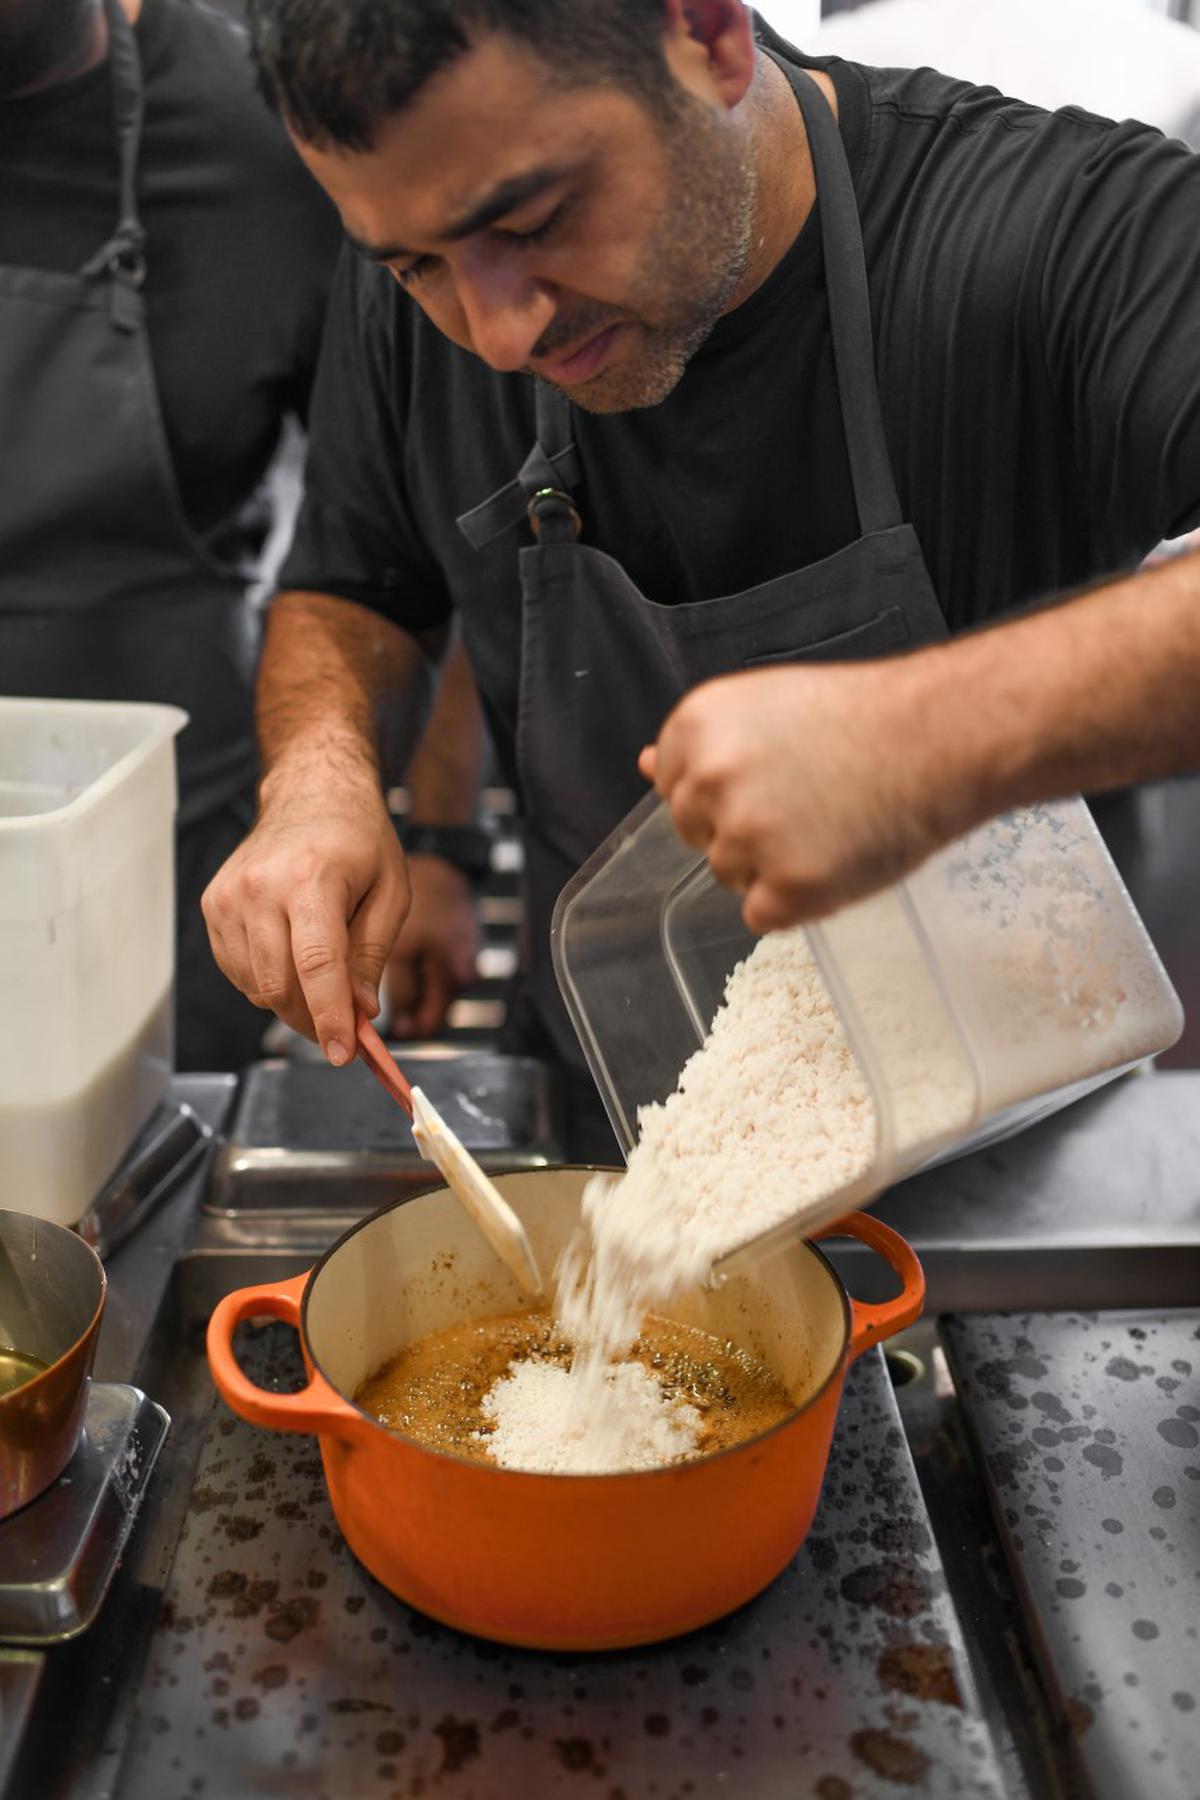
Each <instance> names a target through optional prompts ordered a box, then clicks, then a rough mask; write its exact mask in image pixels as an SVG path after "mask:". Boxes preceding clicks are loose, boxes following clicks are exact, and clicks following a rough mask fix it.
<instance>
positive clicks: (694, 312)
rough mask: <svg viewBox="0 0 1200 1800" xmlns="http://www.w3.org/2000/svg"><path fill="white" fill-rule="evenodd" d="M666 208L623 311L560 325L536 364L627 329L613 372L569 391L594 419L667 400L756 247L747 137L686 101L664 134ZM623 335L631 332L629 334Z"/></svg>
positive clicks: (586, 311) (602, 310) (598, 308)
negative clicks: (603, 334)
mask: <svg viewBox="0 0 1200 1800" xmlns="http://www.w3.org/2000/svg"><path fill="white" fill-rule="evenodd" d="M662 142H663V146H664V149H665V152H666V171H667V179H666V186H665V191H664V195H663V204H662V210H661V213H660V216H659V219H658V221H657V224H656V226H655V229H654V231H653V233H652V234H651V238H650V247H649V249H648V251H647V254H646V256H645V259H644V261H643V264H642V267H641V269H640V270H639V271H638V274H637V277H636V279H635V282H634V284H633V286H632V287H631V290H630V295H629V299H628V301H627V302H626V303H625V305H623V306H612V305H606V304H601V303H596V304H593V305H583V306H581V307H579V308H578V310H576V311H574V312H572V313H570V314H565V315H563V316H561V317H559V318H556V319H555V320H554V321H553V323H552V324H551V325H550V327H549V329H548V330H547V331H545V332H544V333H543V335H542V337H541V338H540V339H539V340H538V343H537V344H536V346H535V347H534V352H533V354H534V356H535V357H537V358H538V359H546V358H551V357H554V356H556V355H559V354H561V352H563V351H564V350H570V349H571V348H572V347H574V348H576V349H578V348H581V347H582V346H583V344H585V343H586V342H587V341H588V340H589V339H591V338H594V337H596V336H598V335H599V333H600V332H602V331H606V330H607V329H608V327H609V326H610V325H618V324H620V325H625V326H628V327H629V328H630V338H631V339H632V343H630V340H629V338H627V339H626V344H625V345H623V347H622V352H621V355H620V357H619V360H618V362H617V363H616V366H615V367H611V368H603V369H601V371H600V373H599V374H597V375H595V376H593V377H592V379H591V380H590V381H587V382H584V383H582V384H581V385H580V386H578V387H575V388H572V387H570V386H568V385H567V383H565V382H563V383H559V384H556V385H559V386H561V388H562V391H563V392H564V393H565V394H567V395H568V397H569V398H570V399H571V400H572V401H574V403H575V404H576V405H577V406H581V407H583V408H584V409H585V411H587V412H597V413H610V412H627V411H630V410H632V409H633V408H635V407H640V406H657V405H658V404H659V402H660V401H662V400H665V399H666V397H667V395H668V394H670V393H671V392H672V391H673V389H674V388H675V387H677V386H678V384H679V381H680V379H681V377H682V375H683V372H684V370H685V369H686V368H687V365H688V363H689V362H690V361H691V359H692V357H693V356H694V355H695V354H696V351H697V350H698V349H699V348H700V346H701V344H703V342H704V340H705V338H707V336H708V335H709V333H710V332H711V330H712V328H713V326H714V325H715V324H716V322H717V320H718V319H719V318H720V316H721V314H722V313H723V312H724V310H725V308H726V306H727V305H728V303H729V301H730V299H731V297H732V296H733V294H734V293H735V291H736V290H737V287H738V284H739V283H740V282H741V280H742V277H743V275H744V274H745V272H746V267H747V264H748V262H749V258H750V246H751V243H752V241H753V230H754V213H755V191H756V190H755V175H754V165H753V162H752V161H751V159H750V156H749V152H748V150H747V149H746V147H745V144H744V140H743V139H742V138H741V137H740V136H739V135H737V134H735V132H734V131H733V130H732V129H731V128H730V127H729V126H728V125H725V124H723V123H722V122H720V121H719V120H717V119H716V118H714V116H713V115H712V113H711V112H709V111H708V109H707V108H706V107H704V106H703V105H702V104H701V103H700V102H699V101H696V100H693V99H691V97H690V96H689V97H688V98H687V99H685V100H684V101H683V102H682V103H681V106H680V110H679V113H678V115H677V116H675V117H673V118H672V119H670V120H669V121H668V122H667V123H666V124H665V125H664V127H663V131H662ZM622 336H623V337H624V336H625V334H622Z"/></svg>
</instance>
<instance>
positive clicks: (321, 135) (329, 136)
mask: <svg viewBox="0 0 1200 1800" xmlns="http://www.w3.org/2000/svg"><path fill="white" fill-rule="evenodd" d="M247 11H248V15H249V21H250V36H251V41H252V44H253V47H254V56H255V61H256V63H257V65H258V79H259V85H260V87H261V88H262V91H263V93H264V94H265V96H266V98H267V100H268V101H269V102H270V104H271V105H272V106H273V107H274V108H275V109H276V111H278V112H280V113H282V114H283V116H284V118H285V119H286V120H287V122H288V124H289V126H290V127H291V129H292V130H293V131H294V132H295V133H296V135H297V136H298V137H300V138H302V139H304V140H305V142H307V143H310V144H312V145H314V146H315V147H317V148H318V149H325V148H328V147H329V146H330V145H337V146H338V147H340V148H342V149H346V150H369V149H371V148H372V147H373V144H374V138H375V132H376V130H377V128H378V126H379V124H380V123H381V121H382V120H383V119H385V118H386V117H387V116H388V115H389V114H391V113H395V112H399V111H400V110H401V109H402V108H403V107H405V106H406V105H407V104H408V102H409V101H410V100H411V99H412V98H413V96H414V95H415V94H416V93H417V92H418V90H419V89H420V88H421V87H422V86H423V85H424V83H425V82H427V81H428V80H429V78H430V76H431V75H433V74H435V73H436V72H437V71H438V70H439V69H444V68H446V67H447V66H448V65H449V64H450V63H452V62H453V61H454V59H455V58H456V57H458V56H461V55H462V54H463V53H464V51H466V50H467V49H468V48H469V47H470V45H471V44H472V42H474V41H476V40H477V39H478V38H479V37H481V36H483V35H485V34H486V33H488V32H492V31H495V32H500V33H503V34H504V35H506V36H508V37H511V38H512V39H513V41H514V42H515V43H518V44H523V45H527V46H528V47H529V48H530V49H532V50H535V51H537V52H538V54H540V55H541V56H543V57H544V58H545V60H546V62H547V63H548V64H549V65H550V66H551V67H552V68H553V69H554V70H555V71H556V73H558V74H560V75H561V76H562V78H563V80H564V81H566V82H568V83H576V82H578V83H586V82H609V83H612V84H614V85H617V86H620V87H622V88H624V89H626V90H627V91H630V92H633V93H635V94H637V95H639V96H640V97H641V98H643V99H645V100H647V101H649V102H651V103H658V104H659V105H662V104H663V103H664V100H665V98H666V96H667V95H668V93H669V90H670V85H671V84H670V76H669V74H668V70H667V64H666V58H665V56H664V53H663V37H664V30H665V21H664V17H663V0H249V5H248V8H247Z"/></svg>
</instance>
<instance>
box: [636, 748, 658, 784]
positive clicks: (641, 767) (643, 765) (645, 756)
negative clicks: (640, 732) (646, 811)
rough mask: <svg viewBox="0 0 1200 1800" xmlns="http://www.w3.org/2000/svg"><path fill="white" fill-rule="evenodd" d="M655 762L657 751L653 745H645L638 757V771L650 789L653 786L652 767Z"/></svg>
mask: <svg viewBox="0 0 1200 1800" xmlns="http://www.w3.org/2000/svg"><path fill="white" fill-rule="evenodd" d="M657 760H658V751H657V750H656V748H655V746H654V745H653V744H647V745H646V748H645V749H644V750H643V751H642V753H641V755H640V756H639V757H638V771H639V773H640V774H641V776H642V778H643V780H645V781H648V782H649V783H650V785H651V787H653V786H654V766H655V763H656V762H657Z"/></svg>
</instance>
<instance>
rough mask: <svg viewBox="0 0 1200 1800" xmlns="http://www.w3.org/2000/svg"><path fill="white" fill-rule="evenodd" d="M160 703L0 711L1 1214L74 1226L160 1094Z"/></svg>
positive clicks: (182, 716)
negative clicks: (4, 1210) (13, 1211)
mask: <svg viewBox="0 0 1200 1800" xmlns="http://www.w3.org/2000/svg"><path fill="white" fill-rule="evenodd" d="M186 723H187V715H186V713H183V712H180V711H179V709H178V708H177V707H173V706H141V705H123V704H118V703H116V702H100V701H97V702H93V701H70V700H6V699H0V996H2V997H3V1019H2V1024H3V1035H2V1036H0V1204H3V1205H5V1206H11V1207H15V1208H17V1209H18V1210H19V1211H21V1212H26V1213H34V1214H36V1215H37V1216H39V1217H41V1218H45V1219H52V1220H54V1221H55V1222H56V1223H58V1224H63V1225H71V1224H74V1223H75V1221H76V1220H77V1219H79V1217H80V1216H81V1214H82V1213H84V1212H85V1211H86V1210H87V1207H88V1205H89V1204H90V1203H91V1201H92V1199H93V1198H94V1197H95V1195H96V1193H97V1192H98V1191H99V1189H100V1188H101V1187H102V1185H103V1183H104V1182H105V1180H106V1179H107V1178H108V1176H109V1175H110V1174H111V1173H112V1171H113V1170H114V1168H115V1167H116V1166H117V1164H118V1163H119V1162H120V1160H121V1158H122V1156H123V1155H124V1154H125V1151H126V1150H127V1149H128V1147H129V1145H130V1144H131V1143H132V1141H133V1139H134V1138H135V1137H136V1136H137V1134H138V1132H139V1131H140V1130H141V1128H142V1126H143V1125H144V1124H145V1122H146V1120H147V1119H148V1118H149V1117H150V1114H151V1113H152V1112H153V1111H154V1108H155V1107H156V1106H157V1105H158V1103H159V1101H160V1100H161V1098H162V1095H163V1093H164V1092H165V1090H166V1087H167V1083H168V1081H169V1080H170V1075H171V1062H172V1001H173V988H174V973H175V948H174V946H175V884H174V868H175V856H174V818H175V805H176V787H175V746H174V738H175V734H176V732H178V731H179V730H181V729H182V727H183V726H184V725H185V724H186Z"/></svg>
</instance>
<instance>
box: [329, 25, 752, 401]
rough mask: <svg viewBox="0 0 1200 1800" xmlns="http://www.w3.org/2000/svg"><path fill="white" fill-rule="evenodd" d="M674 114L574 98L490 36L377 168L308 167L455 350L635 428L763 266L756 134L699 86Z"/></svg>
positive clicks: (593, 92)
mask: <svg viewBox="0 0 1200 1800" xmlns="http://www.w3.org/2000/svg"><path fill="white" fill-rule="evenodd" d="M697 89H698V91H697ZM673 100H674V104H673V105H672V106H670V107H664V108H663V109H661V111H660V112H652V111H651V110H650V109H649V108H648V107H647V106H646V105H645V104H644V103H642V102H640V101H639V100H638V99H637V98H635V97H634V96H633V95H631V94H629V93H626V92H624V91H623V90H621V89H619V88H617V87H613V86H598V85H593V86H586V87H575V88H567V87H563V86H560V85H557V84H556V83H555V82H554V81H553V80H552V79H551V78H550V73H549V71H548V70H547V67H546V65H545V63H544V62H543V61H542V60H541V59H540V58H539V57H537V56H536V55H534V54H532V53H531V52H528V51H526V50H524V49H523V48H521V47H520V46H517V45H515V44H513V43H512V41H511V40H509V39H506V38H503V37H501V36H499V35H495V34H493V35H491V36H489V37H486V38H484V39H482V40H481V41H480V42H479V43H478V44H477V45H475V46H473V47H472V48H471V49H470V50H469V51H468V52H467V53H466V54H464V55H463V56H461V57H459V58H458V59H457V61H456V62H454V63H452V64H451V65H450V67H449V68H448V69H445V70H443V71H441V72H440V73H439V74H438V75H436V76H434V77H433V78H432V80H430V81H429V82H428V83H427V84H426V86H425V87H424V88H423V89H422V90H421V91H420V93H419V94H418V95H417V96H416V98H415V100H414V101H413V102H412V103H411V104H410V105H409V106H408V107H407V108H406V109H405V110H404V111H403V112H401V113H399V114H397V115H395V116H393V117H392V118H390V119H389V120H387V121H386V123H385V124H384V125H383V126H382V127H381V128H380V130H379V132H378V135H377V141H376V147H375V149H374V150H372V151H370V152H368V153H355V152H343V151H335V150H327V151H319V150H314V149H313V148H312V146H311V145H307V144H304V143H299V142H298V143H297V148H298V149H299V151H300V154H301V156H302V157H303V158H304V161H305V162H306V163H307V164H308V166H309V168H310V169H311V170H312V172H313V173H314V174H315V175H316V177H317V179H318V181H320V182H321V184H322V185H323V186H324V187H325V188H326V190H327V191H328V193H329V194H330V196H331V197H332V199H333V200H334V202H335V204H336V205H337V207H338V209H339V211H340V212H341V215H342V222H343V224H344V225H345V228H346V230H347V232H348V233H349V235H350V237H351V239H352V240H353V241H354V242H355V243H356V244H357V246H358V247H359V248H360V249H361V250H363V251H364V253H366V254H368V255H370V256H371V257H372V258H373V260H375V261H378V262H381V263H383V264H384V265H385V266H386V267H387V268H389V269H390V270H391V272H392V274H393V275H394V276H395V278H396V279H397V280H398V281H399V282H400V283H401V285H402V286H403V287H404V288H405V289H406V290H407V291H408V292H409V293H410V294H411V295H412V298H413V299H414V300H415V301H416V302H417V304H418V305H419V306H420V307H421V308H422V309H423V310H424V311H425V312H426V313H427V314H428V316H429V318H430V319H431V320H432V321H433V323H434V324H435V325H436V326H437V327H438V328H439V330H441V331H443V332H445V334H446V336H447V337H449V338H451V339H453V341H454V342H455V343H456V344H459V345H461V346H462V347H463V348H464V349H467V350H472V351H474V352H475V354H476V355H477V356H480V357H482V359H483V360H484V362H486V363H488V364H489V365H490V367H492V368H494V369H497V370H501V371H511V370H517V369H525V370H529V371H532V372H533V373H534V374H537V375H539V376H541V377H542V378H543V379H544V380H546V381H550V382H553V383H554V385H555V386H557V387H559V388H561V389H563V391H564V392H565V393H567V394H568V395H569V396H570V398H571V399H572V400H573V401H575V402H576V403H577V404H578V405H580V406H583V407H586V408H588V409H589V410H591V411H593V412H619V411H624V410H625V409H627V408H630V407H636V406H651V405H654V404H656V403H657V402H658V401H660V400H662V399H664V398H665V397H666V395H667V394H669V393H670V392H671V390H672V388H674V386H675V385H676V383H677V382H678V380H679V378H680V376H681V375H682V374H683V371H684V368H685V366H686V364H687V361H688V359H689V357H690V356H691V355H692V354H693V352H694V351H695V350H696V349H697V347H698V346H699V345H700V343H702V342H703V340H704V338H705V337H706V336H707V334H708V332H709V331H710V330H711V328H712V325H713V323H714V322H715V320H716V319H717V318H718V317H719V315H720V314H721V312H722V311H723V310H724V309H725V307H726V306H727V305H728V303H729V301H730V299H731V297H732V296H733V294H734V291H735V289H736V288H737V285H738V283H739V281H740V280H741V277H742V275H743V273H744V271H745V268H746V263H747V257H748V254H749V247H750V240H751V225H752V219H753V211H754V175H753V164H752V162H751V159H750V157H749V154H748V151H747V149H746V144H745V136H744V132H743V131H742V130H741V129H740V127H739V124H738V122H737V121H736V119H735V117H734V115H733V113H732V111H731V110H730V109H728V108H727V106H726V105H725V104H723V102H722V100H721V98H720V96H719V95H718V94H716V93H715V91H714V92H713V93H712V94H709V93H706V92H705V91H704V85H703V82H702V81H700V82H698V83H697V82H693V83H692V85H691V86H685V85H683V84H682V83H678V82H676V83H675V84H674V89H673Z"/></svg>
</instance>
